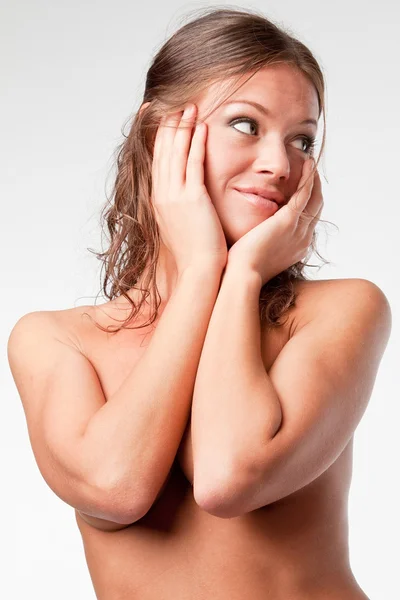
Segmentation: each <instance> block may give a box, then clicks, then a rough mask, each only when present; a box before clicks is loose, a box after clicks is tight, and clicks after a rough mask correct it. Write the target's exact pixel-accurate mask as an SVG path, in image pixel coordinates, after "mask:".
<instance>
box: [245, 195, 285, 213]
mask: <svg viewBox="0 0 400 600" xmlns="http://www.w3.org/2000/svg"><path fill="white" fill-rule="evenodd" d="M236 191H237V192H239V194H241V196H244V197H245V198H246V200H247V201H248V202H250V203H251V204H253V205H254V206H257V207H258V208H263V209H265V210H270V211H271V210H272V211H274V212H276V211H277V210H278V208H279V206H278V204H277V203H276V202H275V200H269V199H268V198H264V196H260V195H259V194H252V193H250V192H241V191H240V190H236Z"/></svg>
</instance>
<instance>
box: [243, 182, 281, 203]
mask: <svg viewBox="0 0 400 600" xmlns="http://www.w3.org/2000/svg"><path fill="white" fill-rule="evenodd" d="M235 189H236V190H237V191H238V192H242V193H244V194H255V195H257V196H261V197H262V198H265V199H266V200H272V201H273V202H275V203H276V204H277V205H278V206H280V205H281V204H283V203H284V201H285V199H284V197H283V195H282V194H280V193H279V192H277V191H275V190H270V189H268V188H261V187H258V186H248V187H240V188H235Z"/></svg>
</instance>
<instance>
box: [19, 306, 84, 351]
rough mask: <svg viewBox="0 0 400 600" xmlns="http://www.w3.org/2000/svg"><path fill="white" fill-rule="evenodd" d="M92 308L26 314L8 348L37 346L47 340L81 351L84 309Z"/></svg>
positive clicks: (21, 318) (20, 319)
mask: <svg viewBox="0 0 400 600" xmlns="http://www.w3.org/2000/svg"><path fill="white" fill-rule="evenodd" d="M90 308H91V307H90V306H89V307H79V308H68V309H63V310H47V311H45V310H43V311H34V312H30V313H26V314H25V315H23V316H22V317H20V318H19V319H18V321H17V322H16V323H15V325H14V326H13V328H12V330H11V332H10V335H9V339H8V346H10V345H17V344H19V343H22V342H23V343H24V344H29V343H32V346H33V345H37V344H38V342H39V341H40V342H44V341H45V340H46V339H54V338H56V339H58V340H59V341H62V342H64V343H66V344H68V345H71V346H73V347H74V348H76V349H79V333H78V325H79V322H80V321H81V320H82V316H83V313H84V309H90Z"/></svg>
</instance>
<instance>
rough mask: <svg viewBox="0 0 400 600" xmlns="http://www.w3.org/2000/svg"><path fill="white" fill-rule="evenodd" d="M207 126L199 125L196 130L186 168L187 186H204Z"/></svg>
mask: <svg viewBox="0 0 400 600" xmlns="http://www.w3.org/2000/svg"><path fill="white" fill-rule="evenodd" d="M206 138H207V125H206V124H205V123H198V124H197V127H196V128H195V130H194V134H193V139H192V144H191V146H190V151H189V156H188V159H187V167H186V185H188V186H193V187H194V186H197V187H199V186H202V185H204V158H205V154H206Z"/></svg>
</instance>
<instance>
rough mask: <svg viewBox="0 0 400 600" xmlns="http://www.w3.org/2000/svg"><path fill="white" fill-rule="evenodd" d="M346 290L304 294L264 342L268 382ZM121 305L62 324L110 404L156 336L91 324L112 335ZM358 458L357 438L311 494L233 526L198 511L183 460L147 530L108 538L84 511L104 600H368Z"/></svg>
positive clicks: (143, 524) (323, 284)
mask: <svg viewBox="0 0 400 600" xmlns="http://www.w3.org/2000/svg"><path fill="white" fill-rule="evenodd" d="M345 285H346V282H345V280H342V281H341V280H336V281H335V280H328V281H306V282H299V283H298V284H297V290H298V292H299V296H298V301H297V303H296V306H294V307H292V308H291V309H290V311H289V315H290V318H289V319H288V321H287V323H286V324H285V325H282V326H281V327H280V328H278V329H277V330H275V331H273V332H271V331H269V332H268V335H266V332H263V335H262V340H263V342H262V357H263V362H264V364H265V368H266V370H267V372H268V370H269V368H270V367H271V365H272V363H273V362H274V360H275V358H276V357H277V355H278V354H279V352H280V351H281V349H282V348H283V346H284V345H285V343H286V342H287V341H288V340H289V339H290V336H291V335H295V332H298V331H299V330H300V329H301V326H302V323H304V322H306V321H307V320H308V319H309V318H310V316H312V314H313V312H314V311H315V310H316V305H315V302H316V301H319V302H324V303H325V308H326V309H328V310H327V314H329V302H336V301H337V296H336V295H335V293H334V292H335V289H337V290H338V292H340V293H343V286H345ZM339 288H341V289H339ZM117 305H118V302H116V301H113V302H108V303H106V304H103V305H101V306H99V307H81V308H77V309H70V310H65V311H59V312H58V315H57V317H58V319H59V324H60V326H61V328H62V329H63V331H65V333H66V334H68V343H70V344H71V340H74V343H75V344H76V347H77V348H79V349H80V351H81V352H83V353H84V354H85V356H86V357H87V358H88V359H89V360H90V361H91V363H92V364H93V366H94V367H95V369H96V371H97V373H98V375H99V378H100V381H101V384H102V387H103V390H104V394H105V397H106V398H108V397H110V396H111V395H112V394H113V392H114V391H115V390H116V389H117V388H118V387H119V386H120V384H121V381H123V379H124V378H125V377H126V375H127V372H128V371H129V369H130V368H131V367H132V364H133V363H134V361H135V360H138V359H139V357H140V356H141V353H143V352H144V351H145V348H146V345H147V344H148V342H149V339H150V336H151V331H150V328H148V329H147V330H146V331H144V330H130V331H125V332H124V331H122V332H120V333H118V334H116V335H115V336H114V337H111V336H108V334H106V333H104V332H102V331H100V330H99V329H97V328H95V327H94V325H93V324H92V323H91V322H90V320H89V319H88V318H87V317H85V316H83V313H84V312H89V314H91V315H92V316H93V317H95V318H96V320H97V321H98V322H99V323H100V324H102V325H103V326H106V325H108V324H114V325H115V322H114V321H112V319H111V317H114V318H116V317H118V318H122V317H123V316H124V314H123V313H121V311H120V310H118V311H117V310H116V306H117ZM155 325H157V322H156V323H155ZM147 333H148V334H149V335H145V334H147ZM66 339H67V338H66ZM182 443H184V439H183V442H182ZM352 449H353V438H352V439H351V441H350V443H349V444H348V445H347V447H346V448H345V450H344V451H343V453H342V454H341V455H340V456H339V458H338V459H337V460H336V462H335V463H334V464H332V466H331V467H330V468H329V469H328V470H327V471H325V472H324V473H323V474H322V475H321V476H320V477H319V478H317V479H316V480H314V481H313V482H312V483H311V484H310V485H308V486H305V487H304V488H302V489H301V490H299V491H298V492H296V493H294V494H292V495H291V496H289V497H287V498H284V499H282V500H281V501H278V502H276V503H274V504H272V505H269V506H266V507H262V508H260V509H258V510H255V511H252V512H250V513H247V514H245V515H243V516H241V517H237V518H233V519H220V518H217V517H215V516H213V515H210V514H209V513H207V512H205V511H203V510H202V509H201V508H200V507H199V506H198V505H197V504H196V502H195V501H194V498H193V488H192V486H191V484H190V482H189V481H188V479H187V478H186V477H185V475H184V472H183V470H182V468H181V462H180V461H181V460H182V459H181V456H182V454H181V453H179V452H178V454H177V459H176V460H175V462H174V466H173V469H172V472H171V475H170V478H169V480H168V481H167V484H166V486H165V488H164V490H163V491H162V493H161V495H160V497H159V498H158V500H157V501H156V502H155V503H154V504H153V506H152V507H151V509H150V510H149V511H148V512H147V514H146V515H145V516H144V517H143V518H142V519H140V520H139V521H137V522H135V523H133V524H131V525H130V526H128V527H125V528H123V529H121V530H119V531H102V530H99V529H98V528H96V527H93V526H92V525H90V524H89V523H88V522H86V521H85V520H84V519H83V518H82V515H81V514H79V513H78V512H77V511H75V514H76V520H77V523H78V526H79V529H80V532H81V535H82V539H83V543H84V548H85V553H86V558H87V564H88V568H89V570H90V574H91V578H92V581H93V585H94V587H95V591H96V594H97V597H98V598H99V599H100V600H111V599H112V600H114V599H115V600H117V599H119V598H121V599H122V598H130V599H133V598H140V599H141V600H156V599H157V600H158V599H159V598H172V597H174V598H180V599H181V598H182V600H183V598H189V597H190V598H191V599H199V600H200V599H203V598H205V597H207V598H208V597H213V598H215V599H217V600H228V599H229V600H232V599H234V600H236V599H237V600H243V598H252V599H254V600H267V599H274V600H287V599H288V598H293V600H303V599H304V600H306V599H307V600H314V599H315V600H317V599H318V600H319V599H322V598H324V600H347V599H348V600H361V599H365V598H367V596H366V595H365V593H364V592H363V591H362V590H361V588H360V587H359V585H358V584H357V582H356V580H355V578H354V576H353V574H352V572H351V569H350V565H349V554H348V521H347V500H348V493H349V487H350V483H351V474H352Z"/></svg>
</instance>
